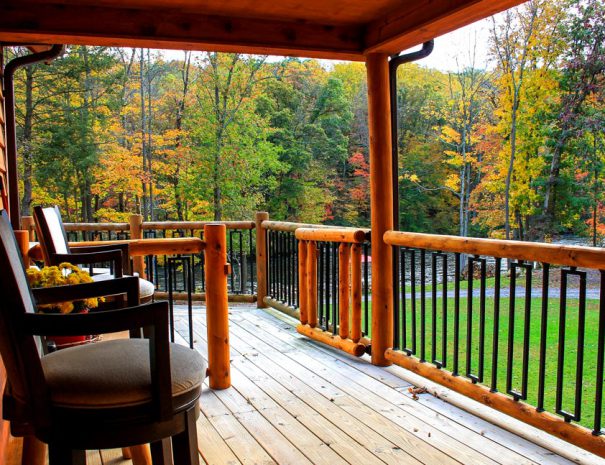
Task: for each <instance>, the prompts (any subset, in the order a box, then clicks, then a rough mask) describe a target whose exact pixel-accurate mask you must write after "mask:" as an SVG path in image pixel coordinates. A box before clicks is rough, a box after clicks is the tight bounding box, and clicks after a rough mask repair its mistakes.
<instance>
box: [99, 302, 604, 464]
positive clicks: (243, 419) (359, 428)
mask: <svg viewBox="0 0 605 465" xmlns="http://www.w3.org/2000/svg"><path fill="white" fill-rule="evenodd" d="M175 313H176V320H177V322H176V327H177V331H178V333H179V342H182V343H185V339H187V340H188V330H187V325H186V313H185V311H184V308H183V307H177V309H176V310H175ZM194 313H195V317H194V330H195V338H196V342H195V346H196V348H197V349H198V350H199V351H200V352H201V353H202V354H204V355H205V354H206V328H205V314H204V313H203V310H202V311H200V309H199V307H197V308H196V309H195V310H194ZM293 321H294V320H291V319H290V318H289V317H286V316H282V315H281V314H277V313H274V312H272V311H268V312H265V311H262V310H258V309H256V308H255V307H252V306H248V305H246V306H244V305H234V306H232V307H231V308H230V322H231V327H230V332H231V344H232V345H231V347H232V353H231V359H232V381H233V387H232V388H231V389H227V390H224V391H211V390H210V389H205V390H204V393H203V394H202V399H201V403H202V412H203V414H202V415H201V417H200V419H199V421H198V440H199V447H200V453H201V456H202V458H203V461H204V462H205V463H207V464H212V465H236V464H262V465H269V464H280V465H286V464H292V465H304V464H325V465H337V464H347V463H348V464H356V465H358V464H360V463H363V464H382V463H387V464H473V465H474V464H511V465H512V464H514V465H519V464H557V465H563V464H572V463H584V464H589V463H590V464H605V460H601V459H599V458H597V457H596V456H594V455H592V454H588V453H586V452H584V451H580V450H579V449H577V450H575V451H574V449H575V448H574V447H573V446H569V445H568V444H565V443H562V442H561V441H558V440H555V439H548V440H549V441H554V443H555V444H556V443H557V442H558V444H560V445H562V449H567V450H571V451H572V454H573V455H572V457H573V461H572V460H569V459H567V458H564V457H562V456H559V455H556V454H554V453H553V452H551V451H549V450H547V449H545V448H542V447H540V446H538V445H536V444H534V443H532V442H529V441H527V440H526V439H523V438H521V437H520V436H517V435H515V434H512V433H510V432H508V431H506V430H504V429H502V428H499V427H498V426H495V425H493V424H491V423H488V422H487V421H484V420H482V419H480V418H478V417H477V416H474V415H472V414H470V413H467V412H466V411H464V410H461V409H459V408H457V407H455V406H453V405H452V404H450V403H447V402H445V401H443V400H441V399H439V398H437V397H435V396H433V395H431V394H428V393H427V394H421V395H420V396H419V399H418V400H414V399H413V398H412V394H411V393H410V392H408V388H409V387H410V386H411V384H410V383H409V382H408V381H406V380H405V378H406V377H408V376H409V375H410V374H409V373H407V372H405V370H403V369H400V368H398V367H391V368H388V369H383V368H378V367H375V366H373V365H371V364H370V363H369V362H368V360H366V359H355V358H353V357H350V356H348V355H346V354H344V353H341V352H338V351H335V350H332V349H331V348H328V347H324V346H322V345H319V344H317V343H315V342H312V341H310V340H308V339H306V338H304V337H302V336H300V335H299V334H298V333H296V331H295V329H294V327H293V325H292V323H293ZM470 402H471V401H469V403H470ZM474 408H475V410H476V409H477V408H483V407H478V404H475V406H474ZM524 428H528V429H531V428H530V427H524ZM531 434H532V435H534V436H535V435H541V434H542V433H540V432H536V431H535V430H534V432H533V433H531ZM543 436H544V437H546V435H543ZM130 463H131V462H130V460H122V459H121V454H120V453H119V451H117V450H115V451H103V452H101V453H100V452H98V451H94V452H93V451H90V452H89V453H88V464H89V465H91V464H104V465H108V464H113V465H118V464H124V465H125V464H130Z"/></svg>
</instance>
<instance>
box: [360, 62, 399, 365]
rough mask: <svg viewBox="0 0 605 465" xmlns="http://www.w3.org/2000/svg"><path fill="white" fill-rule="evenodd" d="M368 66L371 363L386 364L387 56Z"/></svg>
mask: <svg viewBox="0 0 605 465" xmlns="http://www.w3.org/2000/svg"><path fill="white" fill-rule="evenodd" d="M366 67H367V76H368V129H369V133H370V203H371V207H370V209H371V217H372V237H371V240H372V363H373V364H374V365H379V366H387V365H391V364H392V361H390V360H388V359H387V358H386V357H385V352H386V350H387V349H390V348H392V347H393V251H392V249H391V247H390V246H389V245H387V244H386V243H385V242H384V240H383V238H382V237H383V235H384V233H385V232H387V231H389V230H392V229H393V177H392V171H393V169H392V165H391V157H392V153H391V120H390V118H391V104H390V92H389V61H388V55H387V54H384V53H370V54H368V55H367V56H366Z"/></svg>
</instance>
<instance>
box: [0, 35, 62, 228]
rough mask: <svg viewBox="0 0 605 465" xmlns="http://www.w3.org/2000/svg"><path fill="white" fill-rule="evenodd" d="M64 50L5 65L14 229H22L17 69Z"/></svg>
mask: <svg viewBox="0 0 605 465" xmlns="http://www.w3.org/2000/svg"><path fill="white" fill-rule="evenodd" d="M64 51H65V46H64V45H53V46H52V48H51V49H50V50H47V51H44V52H40V53H31V54H29V55H25V56H22V57H17V58H15V59H13V60H11V61H9V62H8V63H7V64H6V66H5V67H4V99H5V102H4V104H5V108H4V109H5V114H6V122H5V124H6V169H7V172H8V200H9V207H10V220H11V224H12V226H13V229H14V230H18V229H21V214H20V211H19V173H18V171H17V127H16V121H15V85H14V83H15V80H14V75H15V71H17V69H19V68H21V67H23V66H29V65H31V64H33V63H38V62H40V61H46V62H50V61H52V60H54V59H55V58H57V57H58V56H60V55H62V54H63V52H64Z"/></svg>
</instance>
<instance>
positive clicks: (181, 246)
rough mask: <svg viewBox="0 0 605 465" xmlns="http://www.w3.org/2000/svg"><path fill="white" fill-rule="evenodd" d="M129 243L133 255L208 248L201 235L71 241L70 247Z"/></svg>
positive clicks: (195, 251) (188, 251) (173, 252)
mask: <svg viewBox="0 0 605 465" xmlns="http://www.w3.org/2000/svg"><path fill="white" fill-rule="evenodd" d="M112 244H128V253H129V254H130V256H131V257H140V256H145V255H178V254H196V253H200V252H202V251H203V250H204V249H205V248H206V243H205V242H204V241H202V240H201V239H200V238H199V237H167V238H149V239H124V240H115V241H85V242H70V243H69V247H70V248H74V249H77V248H78V247H91V246H95V245H112Z"/></svg>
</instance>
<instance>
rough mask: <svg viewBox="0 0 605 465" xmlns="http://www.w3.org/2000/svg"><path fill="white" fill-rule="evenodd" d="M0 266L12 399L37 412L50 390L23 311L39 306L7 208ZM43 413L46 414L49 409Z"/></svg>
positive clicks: (2, 334)
mask: <svg viewBox="0 0 605 465" xmlns="http://www.w3.org/2000/svg"><path fill="white" fill-rule="evenodd" d="M0 269H1V270H2V279H0V356H1V357H2V361H3V362H4V366H5V367H6V372H7V378H8V382H9V384H10V392H11V397H12V399H14V400H15V401H17V402H19V403H20V404H21V405H22V406H28V407H29V408H30V410H31V413H32V414H34V413H36V414H37V413H38V412H36V410H38V409H40V410H42V409H43V408H45V407H46V406H47V405H48V404H47V401H48V400H47V396H48V393H47V391H46V383H45V380H44V374H43V371H42V366H41V364H40V352H39V348H38V345H37V344H36V341H35V339H34V337H33V336H31V335H29V334H27V332H25V331H24V330H23V322H22V317H23V314H25V313H26V312H28V313H33V312H35V305H34V299H33V297H32V294H31V291H30V289H29V284H28V282H27V277H26V276H25V271H24V266H23V259H22V257H21V252H20V250H19V246H18V244H17V240H16V239H15V235H14V233H13V229H12V227H11V225H10V221H9V218H8V215H7V214H6V211H4V210H1V211H0ZM39 413H40V414H42V415H44V414H45V411H40V412H39ZM30 420H31V421H34V420H33V418H32V419H30Z"/></svg>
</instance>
